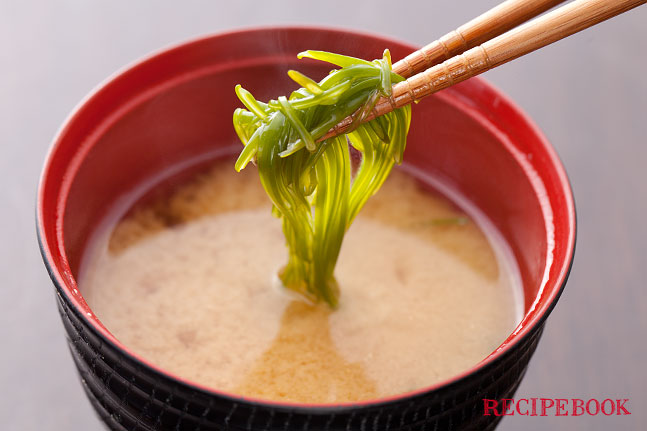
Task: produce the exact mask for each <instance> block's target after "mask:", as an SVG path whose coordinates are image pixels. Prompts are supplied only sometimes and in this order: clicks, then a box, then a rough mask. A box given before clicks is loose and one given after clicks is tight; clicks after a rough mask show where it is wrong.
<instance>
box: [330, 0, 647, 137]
mask: <svg viewBox="0 0 647 431" xmlns="http://www.w3.org/2000/svg"><path fill="white" fill-rule="evenodd" d="M562 1H563V0H536V1H533V0H508V1H506V2H504V3H502V4H500V5H499V6H496V7H495V8H493V9H491V10H490V11H488V12H486V13H484V14H483V15H481V16H479V17H478V18H475V19H474V20H472V21H470V22H469V23H467V24H465V25H464V26H461V27H459V28H458V29H457V30H455V31H452V32H450V33H448V34H447V35H445V36H443V37H442V38H440V39H439V40H437V41H434V42H432V43H430V44H429V45H427V46H425V47H424V48H422V49H420V50H418V51H416V52H414V53H412V54H410V55H408V56H407V57H406V58H404V59H403V60H400V61H398V62H397V63H395V64H394V66H393V70H394V71H395V72H396V73H399V74H401V75H403V76H405V77H406V78H407V79H406V80H405V81H402V82H400V83H397V84H395V85H394V86H393V91H392V95H391V97H389V98H384V97H383V98H381V99H380V100H379V101H378V102H377V104H376V105H375V107H374V108H373V111H372V112H371V113H370V114H369V115H368V116H367V117H366V118H365V119H364V121H369V120H372V119H373V118H375V117H379V116H380V115H384V114H386V113H388V112H391V111H392V110H394V109H396V108H400V107H402V106H405V105H408V104H409V103H412V102H414V101H418V100H420V99H422V98H424V97H426V96H428V95H430V94H433V93H435V92H437V91H439V90H443V89H445V88H447V87H450V86H452V85H454V84H457V83H459V82H461V81H464V80H466V79H468V78H471V77H473V76H476V75H479V74H481V73H483V72H485V71H488V70H490V69H493V68H495V67H497V66H499V65H501V64H504V63H507V62H508V61H511V60H514V59H515V58H518V57H521V56H523V55H525V54H528V53H530V52H532V51H535V50H537V49H539V48H542V47H544V46H546V45H549V44H551V43H553V42H556V41H558V40H560V39H563V38H565V37H567V36H570V35H572V34H574V33H577V32H579V31H581V30H584V29H586V28H588V27H591V26H593V25H595V24H598V23H600V22H602V21H605V20H607V19H609V18H612V17H614V16H616V15H619V14H621V13H623V12H626V11H628V10H630V9H633V8H635V7H637V6H640V5H641V4H644V3H647V0H574V1H573V2H571V3H569V4H567V5H564V6H562V7H560V8H558V9H555V10H553V11H551V12H549V13H547V14H545V15H543V16H541V17H538V18H535V19H533V20H532V21H529V22H527V23H525V24H523V25H520V26H519V27H516V28H514V27H515V26H516V25H518V24H519V23H522V22H524V21H525V20H527V19H529V18H532V17H534V16H536V15H538V14H540V13H542V12H544V11H546V10H548V9H550V8H551V7H553V6H554V5H556V4H559V3H561V2H562ZM511 28H512V30H510V31H507V32H506V30H508V29H511ZM501 33H503V34H501ZM497 35H498V36H497ZM493 36H496V37H494V38H492V37H493ZM443 59H446V60H445V61H443ZM441 61H442V62H441ZM352 123H353V118H352V116H351V117H347V118H345V119H344V120H342V121H341V122H340V123H339V124H337V125H336V126H335V127H333V128H332V129H331V130H330V131H329V132H328V133H327V134H326V135H325V136H324V137H322V138H321V139H320V140H323V139H327V138H329V137H332V136H336V135H339V134H341V133H347V132H349V131H350V127H351V126H352Z"/></svg>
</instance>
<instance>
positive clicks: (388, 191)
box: [80, 161, 521, 403]
mask: <svg viewBox="0 0 647 431" xmlns="http://www.w3.org/2000/svg"><path fill="white" fill-rule="evenodd" d="M488 236H492V235H486V234H485V233H484V232H483V231H482V230H481V229H480V228H479V225H478V224H477V223H476V222H475V221H474V220H473V219H471V218H469V217H468V215H466V214H465V212H463V211H462V210H461V209H459V208H457V207H456V206H455V205H453V204H452V203H451V202H449V201H448V200H447V199H445V198H444V197H441V196H439V195H437V194H434V193H430V192H428V191H427V190H426V189H424V188H422V187H421V186H420V183H419V182H417V181H416V180H414V179H412V178H411V177H409V176H407V175H405V174H404V173H402V172H400V171H395V172H393V173H392V174H391V176H390V177H389V179H388V180H387V181H386V183H385V185H384V186H383V187H382V189H381V190H380V192H379V193H378V194H377V195H375V196H374V197H373V198H372V199H370V200H369V201H368V203H367V204H366V206H365V207H364V209H363V210H362V212H361V214H360V215H359V217H358V218H357V220H356V221H355V223H354V224H353V226H352V227H351V228H350V230H349V231H348V234H347V236H346V238H345V239H344V245H343V247H342V251H341V255H340V258H339V262H338V265H337V268H336V277H337V279H338V281H339V283H340V286H341V297H340V305H339V308H338V309H336V310H334V311H331V310H330V309H329V308H327V307H326V306H325V305H312V304H309V303H306V302H305V300H304V299H302V298H301V297H298V296H296V295H294V294H291V293H289V292H288V291H287V290H285V289H283V288H282V287H280V283H279V281H278V279H277V276H276V274H277V271H278V269H279V268H280V267H281V265H283V264H284V262H285V258H286V250H285V246H284V238H283V234H282V232H281V227H280V222H279V221H278V220H276V219H275V218H273V217H272V216H271V215H270V211H269V202H268V201H267V197H266V196H265V193H264V191H263V189H262V188H261V186H260V185H259V184H258V179H257V176H256V172H254V171H253V170H251V169H248V170H246V171H243V172H242V173H240V174H237V173H235V172H233V170H232V169H231V162H230V161H224V162H220V163H217V164H216V166H215V167H214V169H213V170H212V171H211V172H210V173H208V174H205V175H201V176H199V177H197V178H196V179H195V180H193V181H191V182H190V183H187V184H186V185H184V186H182V187H180V188H178V189H177V190H175V191H174V192H173V194H172V195H171V196H168V197H167V198H165V199H160V200H158V201H155V202H152V203H150V204H147V205H145V206H140V207H138V208H137V209H135V210H133V211H131V212H130V213H129V214H128V215H127V216H126V217H125V218H123V219H122V220H120V221H118V222H117V223H114V224H113V225H112V227H111V229H110V230H109V231H108V232H107V233H106V234H105V235H104V237H103V238H98V239H96V240H95V241H94V244H93V245H92V249H91V250H90V252H89V253H88V254H87V256H86V257H85V261H84V265H83V268H82V273H81V277H80V279H81V282H80V286H81V289H82V291H83V294H84V296H85V298H86V300H87V302H88V304H89V305H90V307H91V308H92V309H93V311H94V312H95V313H96V315H97V316H98V317H99V319H100V320H101V321H102V323H103V324H104V325H105V326H106V327H107V328H108V329H109V330H110V331H111V332H112V333H113V334H114V336H115V337H116V338H117V339H119V340H120V341H121V342H122V343H124V344H125V345H126V346H127V347H129V348H130V349H132V350H133V351H134V352H136V353H137V354H139V355H141V356H142V357H144V358H146V359H147V360H149V361H151V362H152V363H154V364H156V365H158V366H159V367H161V368H163V369H166V370H168V371H170V372H172V373H175V374H177V375H179V376H182V377H184V378H186V379H189V380H192V381H195V382H198V383H200V384H202V385H206V386H210V387H213V388H215V389H218V390H223V391H229V392H233V393H235V394H239V395H245V396H252V397H257V398H262V399H271V400H287V401H296V402H310V403H313V402H314V403H317V402H348V401H358V400H365V399H374V398H376V397H383V396H389V395H395V394H398V393H403V392H406V391H410V390H415V389H419V388H422V387H425V386H428V385H430V384H433V383H434V382H438V381H440V380H443V379H446V378H448V377H451V376H452V375H455V374H457V373H460V372H461V371H463V370H465V369H467V368H469V367H471V366H473V365H475V364H476V363H477V362H479V361H480V360H482V359H483V358H485V357H486V356H487V355H488V354H489V353H491V352H492V351H493V350H494V349H495V348H496V347H497V346H498V345H499V344H500V343H501V342H502V341H503V340H504V339H505V338H506V337H507V335H508V334H510V333H511V331H512V330H513V329H514V326H515V325H516V323H517V321H518V320H517V319H518V313H519V311H520V310H518V308H517V307H518V304H521V301H520V300H518V299H516V298H518V296H519V295H520V291H521V288H520V286H519V285H517V283H518V282H517V280H518V277H516V269H515V268H514V265H513V264H512V263H511V262H510V261H508V260H506V259H504V258H502V255H503V253H502V250H503V245H502V244H500V243H498V242H496V241H492V240H491V239H489V238H488Z"/></svg>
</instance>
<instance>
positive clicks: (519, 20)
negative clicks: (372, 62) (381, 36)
mask: <svg viewBox="0 0 647 431" xmlns="http://www.w3.org/2000/svg"><path fill="white" fill-rule="evenodd" d="M564 1H565V0H507V1H504V2H503V3H501V4H499V5H497V6H495V7H493V8H492V9H490V10H489V11H487V12H485V13H483V14H481V15H479V16H478V17H476V18H474V19H473V20H471V21H469V22H468V23H466V24H463V25H462V26H460V27H458V28H457V29H456V30H453V31H450V32H449V33H447V34H446V35H444V36H442V37H441V38H440V39H438V40H435V41H433V42H431V43H430V44H429V45H426V46H424V47H423V48H420V49H419V50H417V51H415V52H412V53H411V54H409V55H407V56H406V57H405V58H403V59H402V60H400V61H398V62H397V63H395V64H394V65H393V71H394V72H395V73H397V74H398V75H400V76H403V77H405V78H409V77H410V76H413V75H415V74H416V73H420V72H424V71H425V70H427V69H429V68H430V67H432V66H435V65H436V64H438V63H442V62H443V61H445V60H447V59H449V58H451V57H453V56H455V55H458V54H462V53H463V52H465V51H467V50H468V49H470V48H474V47H475V46H478V45H480V44H482V43H483V42H485V41H488V40H490V39H492V38H493V37H496V36H498V35H500V34H503V33H505V32H506V31H508V30H510V29H513V28H515V27H516V26H518V25H519V24H523V23H524V22H526V21H528V20H529V19H531V18H534V17H536V16H537V15H539V14H541V13H543V12H546V11H547V10H548V9H550V8H552V7H553V6H557V5H558V4H560V3H563V2H564Z"/></svg>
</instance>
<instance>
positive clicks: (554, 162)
mask: <svg viewBox="0 0 647 431" xmlns="http://www.w3.org/2000/svg"><path fill="white" fill-rule="evenodd" d="M268 31H287V32H295V31H310V32H332V33H345V34H349V35H353V36H356V37H363V38H370V39H377V40H383V41H385V42H387V41H388V42H391V43H395V44H399V45H402V46H405V47H407V48H410V49H411V50H412V51H413V50H415V49H417V47H416V46H415V45H413V44H411V43H409V42H405V41H402V40H399V39H397V38H394V37H392V36H385V35H380V34H377V33H373V32H369V31H357V30H350V29H347V28H343V27H335V26H318V25H271V26H250V27H242V28H235V29H232V30H229V31H222V32H215V33H210V34H206V35H202V36H198V37H194V38H190V39H188V40H185V41H181V42H178V43H174V44H170V45H167V46H166V47H162V48H160V49H157V50H155V51H153V52H152V53H150V54H148V55H145V56H143V57H141V58H139V59H136V60H134V61H132V62H130V63H128V64H127V65H126V66H124V67H122V68H120V69H119V70H117V71H116V72H114V73H113V74H111V75H109V76H108V77H107V78H106V79H104V80H103V81H102V82H100V83H99V84H98V85H97V86H95V87H94V88H93V89H92V90H91V91H90V92H89V93H88V94H87V95H86V96H85V97H84V98H83V99H81V101H80V102H79V103H78V104H77V105H76V106H75V107H74V108H73V109H72V111H71V112H70V114H68V116H67V118H66V119H65V120H64V122H63V123H62V125H61V126H60V128H59V129H58V131H57V132H56V134H55V135H54V138H53V140H52V143H51V144H50V147H49V150H48V152H47V154H46V158H45V161H44V163H43V168H42V170H41V176H40V179H39V182H38V190H37V200H36V232H37V238H38V244H39V248H40V252H41V256H42V258H43V262H44V264H45V266H46V269H47V271H48V273H49V275H50V278H51V280H52V282H53V283H54V286H55V287H56V290H57V292H58V293H59V295H60V296H62V299H63V300H65V301H66V302H67V303H68V305H69V306H70V308H71V309H72V310H73V311H74V312H75V313H76V314H77V315H78V317H79V318H80V319H81V320H82V322H83V323H84V324H85V325H86V326H87V327H89V328H91V329H92V330H93V331H94V332H95V334H96V335H97V336H98V337H99V338H101V339H102V341H103V342H106V343H108V344H110V346H111V347H112V348H113V349H115V350H116V351H118V352H119V353H120V354H123V355H125V356H127V357H128V358H129V359H130V360H132V361H134V362H135V363H139V364H140V365H142V366H144V367H145V368H147V369H148V371H150V372H152V373H154V374H157V375H159V376H161V377H164V378H166V379H169V380H171V381H175V382H179V383H181V384H184V385H186V386H188V387H189V388H190V389H192V390H195V391H200V392H203V393H204V394H206V395H208V396H216V397H220V398H224V399H227V400H229V401H232V402H236V403H247V404H251V405H256V406H265V407H268V408H274V409H290V410H292V411H303V412H307V413H328V412H340V411H346V410H352V409H357V408H370V407H380V406H384V405H387V404H393V403H397V402H402V401H406V400H407V399H411V398H413V397H418V396H423V395H428V394H431V393H433V392H435V391H438V390H440V389H443V388H448V387H451V386H454V385H458V384H460V382H461V381H464V380H466V379H468V378H470V377H472V376H474V375H476V374H477V373H478V372H480V371H481V370H482V369H485V368H487V367H489V366H492V365H493V364H495V363H496V362H498V361H499V360H501V359H502V358H503V357H504V356H505V355H506V354H507V353H510V352H511V351H512V350H513V348H514V347H515V346H516V345H518V344H520V343H522V342H523V341H524V340H526V339H527V338H528V337H529V336H530V335H531V334H533V333H534V332H535V330H536V329H539V328H540V327H541V325H542V324H543V323H544V321H545V320H546V318H547V317H548V315H549V314H550V313H551V311H552V310H553V308H554V307H555V305H556V303H557V300H558V299H559V297H560V296H561V294H562V292H563V290H564V287H565V285H566V281H567V279H568V276H569V274H570V271H571V268H572V265H573V259H574V253H575V241H576V235H577V224H576V211H575V202H574V199H573V192H572V188H571V184H570V181H569V178H568V176H567V174H566V171H565V169H564V166H563V164H562V162H561V160H560V159H559V156H558V155H557V153H556V151H555V149H554V148H553V147H552V145H551V144H550V143H549V141H548V140H547V138H546V137H545V136H544V134H543V133H542V132H541V130H540V129H539V128H538V126H537V125H536V124H535V123H534V121H533V120H532V119H531V118H530V117H529V116H528V115H527V114H526V113H525V112H524V111H523V110H522V109H521V108H520V107H519V106H517V105H516V104H515V103H514V102H513V101H512V100H511V99H510V98H509V97H508V96H507V95H505V94H504V93H503V92H502V91H500V90H499V89H498V88H497V87H495V86H494V85H492V84H491V83H489V82H487V81H485V80H484V79H482V78H480V77H474V78H471V79H470V80H471V81H472V82H477V83H478V84H477V85H479V86H480V87H481V88H483V89H485V90H488V91H490V92H492V93H494V94H496V96H497V97H498V98H499V99H500V101H501V102H502V103H504V104H506V105H508V106H509V107H510V108H511V110H512V111H513V112H514V113H515V114H516V115H517V116H519V117H520V119H521V120H522V121H523V122H524V123H525V125H526V126H527V129H528V130H529V131H530V132H531V133H532V134H534V135H535V137H536V138H537V140H538V141H539V142H540V144H541V147H542V149H543V150H544V151H545V155H546V156H547V157H548V159H549V162H548V164H549V165H551V166H552V167H553V168H554V170H555V173H556V174H557V177H558V182H559V188H561V189H562V190H563V192H564V198H565V199H564V200H565V204H566V212H567V217H568V220H567V229H568V241H567V243H566V245H565V250H566V253H565V258H564V260H563V261H562V262H558V263H560V268H559V273H558V274H557V276H555V277H554V278H551V280H550V284H551V285H553V286H556V288H554V289H551V291H550V292H549V295H548V296H547V297H545V299H544V300H543V302H542V303H541V304H539V307H538V309H537V310H536V315H535V317H534V318H532V319H530V320H529V321H528V322H525V320H526V316H527V311H526V312H524V318H523V319H522V322H521V323H519V326H518V327H517V329H515V330H514V332H513V333H512V334H510V335H509V337H508V338H507V339H506V340H505V341H504V342H503V343H502V344H501V345H500V346H499V347H498V348H497V349H495V350H494V351H493V352H492V353H490V354H489V355H488V356H487V357H486V358H484V359H483V360H481V361H480V362H478V363H476V364H475V365H473V366H472V367H470V368H468V369H466V370H463V371H462V372H460V373H458V374H456V375H454V376H452V377H449V378H446V379H443V380H441V381H438V382H436V383H434V384H432V385H428V386H425V387H423V388H419V389H416V390H413V391H408V392H405V393H401V394H397V395H391V396H387V397H380V398H376V399H369V400H362V401H357V402H340V403H297V402H286V401H275V400H267V399H261V398H254V397H245V396H241V395H236V394H233V393H229V392H226V391H221V390H218V389H215V388H212V387H209V386H206V385H202V384H200V383H197V382H194V381H192V380H189V379H186V378H183V377H180V376H177V375H175V374H174V373H172V372H169V371H167V370H165V369H163V368H161V367H159V366H157V365H155V364H153V363H151V362H149V361H148V360H147V359H145V358H143V357H141V356H140V355H138V354H136V353H134V352H133V351H131V350H130V349H129V348H128V347H127V346H125V345H123V344H122V343H121V342H119V341H118V340H117V339H116V338H115V337H114V336H113V335H112V334H111V333H110V331H108V330H107V328H105V327H104V326H103V325H102V324H101V322H100V321H99V320H98V319H97V318H96V317H94V315H93V313H85V312H83V308H84V304H82V303H81V302H80V301H79V300H78V299H77V297H76V296H75V295H73V294H72V290H74V289H76V282H75V280H74V279H73V277H72V276H71V275H69V274H68V277H63V275H62V274H61V273H60V272H59V271H58V270H57V268H56V265H55V264H54V263H53V262H54V259H53V257H52V256H53V255H54V254H55V251H57V250H58V251H60V252H61V255H62V257H63V260H64V263H65V265H66V266H67V268H66V269H67V270H68V271H70V268H69V265H68V263H67V259H66V258H65V253H64V252H63V251H62V250H63V244H62V236H61V235H62V234H60V235H59V234H57V238H56V244H49V243H48V241H47V239H46V236H45V233H44V232H45V221H44V219H45V216H44V213H43V206H44V204H43V202H44V200H45V185H46V183H47V181H48V177H49V173H50V170H51V167H52V161H53V158H54V155H55V154H56V151H57V149H58V148H59V146H60V144H61V141H62V140H63V137H64V136H65V133H66V132H67V130H68V129H69V128H70V127H71V125H72V124H73V123H74V122H75V121H76V119H77V117H78V116H79V115H80V112H81V111H82V110H83V108H84V107H85V106H86V105H88V104H90V103H92V102H93V101H95V100H96V99H97V98H99V97H100V95H101V92H102V91H103V90H104V89H106V88H108V87H110V86H111V85H113V83H114V82H115V81H116V80H118V79H120V78H123V77H124V76H125V75H127V74H128V73H129V72H131V71H133V70H135V69H137V68H139V67H142V66H143V65H147V64H149V63H151V62H155V61H159V60H160V59H162V58H163V57H165V56H167V55H169V54H170V53H172V52H175V51H178V50H187V49H190V48H191V47H192V46H196V45H199V44H202V43H205V42H208V41H210V40H212V39H217V38H225V37H232V36H237V35H249V34H252V33H263V32H268ZM438 96H440V97H442V92H441V93H439V94H438ZM451 99H452V102H454V103H456V104H461V103H460V102H459V101H457V100H455V98H451ZM461 105H462V104H461ZM68 165H69V162H68ZM59 201H60V196H59V197H57V204H59V205H60V202H59ZM58 210H59V209H58V208H57V216H58ZM55 245H56V246H58V247H55ZM553 264H555V262H553ZM70 274H71V271H70ZM557 286H558V287H557ZM538 295H540V292H539V293H538ZM524 322H525V323H524Z"/></svg>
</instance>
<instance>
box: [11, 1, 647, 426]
mask: <svg viewBox="0 0 647 431" xmlns="http://www.w3.org/2000/svg"><path fill="white" fill-rule="evenodd" d="M494 4H496V1H492V0H487V1H484V0H463V1H461V2H450V1H444V2H439V1H414V0H410V1H408V2H401V3H397V2H395V3H393V2H386V1H375V0H362V1H337V0H331V1H327V2H316V6H315V2H311V3H309V2H304V1H272V2H255V1H251V0H241V1H239V2H235V3H234V2H232V3H230V5H228V6H223V5H224V2H207V1H195V2H160V1H153V0H145V1H144V0H140V1H137V2H132V1H111V2H88V1H86V2H81V1H72V0H65V1H63V0H59V1H56V2H52V1H40V2H37V1H22V2H21V1H11V0H9V1H7V0H3V1H2V2H0V66H1V68H0V153H1V155H2V156H1V158H0V166H1V169H0V174H1V175H2V187H1V188H0V192H1V193H2V197H1V201H2V202H3V203H4V205H3V208H4V209H3V210H2V211H1V212H0V232H1V233H2V237H1V238H2V241H1V243H0V268H1V274H2V277H3V280H4V282H3V285H2V288H0V304H1V305H2V309H1V312H0V319H2V320H1V322H2V325H0V336H1V337H2V338H1V346H2V348H1V349H2V354H0V388H1V390H0V400H1V401H0V418H2V424H3V425H2V426H0V428H2V429H6V430H20V431H31V430H38V431H41V430H55V431H63V430H66V431H68V430H99V429H101V426H100V424H99V422H98V420H97V419H96V418H95V416H94V413H93V411H92V410H91V408H90V405H89V403H88V402H87V401H86V399H85V396H84V394H83V393H82V389H81V386H80V384H79V383H78V381H77V380H78V378H77V375H76V371H75V370H74V367H73V364H72V361H71V358H70V355H69V353H68V351H67V347H66V345H65V342H64V335H63V328H62V325H61V324H60V321H59V318H58V316H57V313H56V308H55V303H54V296H53V289H52V287H51V284H50V282H49V279H48V276H47V274H46V271H45V269H44V267H43V265H42V263H41V259H40V256H39V253H38V248H37V244H36V237H35V232H34V197H35V191H36V184H37V179H38V175H39V171H40V168H41V165H42V162H43V159H44V157H45V153H46V151H47V148H48V146H49V143H50V141H51V138H52V136H53V135H54V133H55V132H56V130H57V128H58V126H59V125H60V124H61V123H62V121H63V120H64V118H65V117H66V115H67V113H68V112H69V111H70V110H71V109H72V108H73V107H74V106H75V105H76V104H77V103H78V102H79V101H80V100H81V99H82V98H83V96H84V95H85V94H86V93H87V92H88V91H89V90H90V89H92V88H93V87H94V86H95V85H96V84H97V83H99V82H100V81H102V80H103V79H105V78H106V77H107V76H108V75H110V74H111V73H112V72H113V71H115V70H117V69H119V68H121V67H122V66H124V65H125V64H128V63H130V62H133V61H134V60H136V59H137V58H139V57H141V56H142V55H144V54H147V53H149V52H150V51H152V50H155V49H158V48H160V47H163V46H166V45H168V44H171V43H175V42H179V41H182V40H185V39H187V38H190V37H193V36H197V35H201V34H205V33H213V32H218V31H222V30H226V29H230V28H233V27H249V26H253V25H266V24H318V25H331V26H335V27H343V28H348V29H358V30H368V31H372V32H377V33H383V34H385V35H388V36H391V37H395V38H399V39H402V40H406V41H410V42H412V43H415V44H419V45H422V44H424V43H426V42H428V41H431V40H432V39H434V38H436V37H438V36H440V35H441V34H444V33H445V32H447V31H449V30H451V29H453V28H455V27H457V26H458V25H460V24H462V23H464V22H466V21H467V20H468V19H470V18H472V17H473V16H476V15H477V14H478V13H481V12H483V11H484V10H486V9H488V8H490V7H492V6H493V5H494ZM393 5H395V7H398V13H397V14H395V13H394V10H393V7H394V6H393ZM646 69H647V6H643V7H641V8H639V9H637V10H635V11H632V12H630V13H628V14H626V15H623V16H620V17H617V18H615V19H613V20H611V21H609V22H606V23H603V24H601V25H599V26H597V27H595V28H593V29H589V30H587V31H585V32H583V33H580V34H578V35H575V36H573V37H571V38H569V39H567V40H564V41H561V42H559V43H557V44H555V45H553V46H550V47H547V48H544V49H543V50H541V51H539V52H536V53H533V54H531V55H529V56H526V57H524V58H522V59H519V60H516V61H515V62H513V63H510V64H508V65H504V66H502V67H501V68H499V69H497V70H495V71H491V72H488V73H487V74H486V75H485V78H486V79H488V80H490V81H491V82H493V83H494V84H495V85H497V86H498V87H499V88H501V89H502V90H503V91H504V92H505V93H507V94H508V95H510V96H511V97H512V98H513V99H514V100H515V101H516V102H517V103H518V104H519V105H520V106H521V107H522V108H523V109H524V110H525V111H526V112H527V113H528V114H530V116H531V117H532V118H533V119H534V120H535V121H536V122H537V124H538V125H539V127H540V128H541V129H542V130H543V131H544V133H545V134H546V135H547V136H548V138H549V140H550V141H551V142H552V143H553V145H554V146H555V148H556V149H557V151H558V153H559V155H560V156H561V158H562V160H563V162H564V165H565V166H566V169H567V171H568V173H569V176H570V179H571V182H572V186H573V190H574V193H575V200H576V204H577V211H578V222H579V226H578V242H577V251H576V256H575V263H574V266H573V271H572V273H571V278H570V281H569V282H568V285H567V287H566V290H565V291H564V294H563V296H562V298H561V300H560V302H559V304H558V305H557V307H556V309H555V310H554V311H553V313H552V315H551V317H550V319H549V322H548V324H547V327H546V331H545V333H544V337H543V339H542V341H541V343H540V345H539V348H538V350H537V353H536V355H535V356H534V358H533V359H532V361H531V363H530V368H529V370H528V373H527V375H526V377H525V380H524V381H523V383H522V385H521V387H520V388H519V390H518V392H517V397H518V398H531V397H536V398H539V397H544V398H581V399H588V398H601V399H604V398H614V399H615V398H623V399H624V398H628V399H629V401H628V403H627V407H628V408H629V410H630V411H631V413H632V414H631V416H624V417H614V416H611V417H600V416H595V417H586V416H582V417H531V418H529V417H518V416H513V417H508V418H506V419H505V420H504V421H503V422H502V423H501V426H500V427H499V429H500V430H503V431H506V430H520V429H523V430H587V431H588V430H590V431H594V430H612V429H613V430H643V429H647V419H646V417H647V412H646V411H645V408H646V407H647V378H646V375H647V373H646V372H645V364H646V363H647V347H646V346H647V343H646V341H647V339H646V338H647V337H646V332H647V331H646V330H647V299H646V298H647V295H646V294H645V292H644V291H643V289H644V288H645V287H646V286H645V283H646V280H647V227H646V225H645V224H646V222H645V214H646V213H647V79H646V73H645V70H646Z"/></svg>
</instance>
